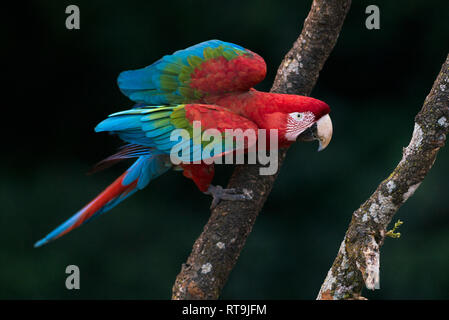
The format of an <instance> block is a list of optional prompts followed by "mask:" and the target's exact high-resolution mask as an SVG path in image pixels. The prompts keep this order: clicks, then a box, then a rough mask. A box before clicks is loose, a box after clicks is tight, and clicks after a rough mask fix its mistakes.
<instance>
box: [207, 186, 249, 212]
mask: <svg viewBox="0 0 449 320" xmlns="http://www.w3.org/2000/svg"><path fill="white" fill-rule="evenodd" d="M204 193H205V194H209V195H211V196H212V198H213V200H212V204H211V205H210V209H211V210H212V209H214V208H215V207H216V206H217V205H218V203H220V200H228V201H244V200H251V199H252V198H253V196H252V194H251V192H250V191H248V190H246V189H244V190H243V192H239V191H238V190H237V189H234V188H231V189H223V188H222V187H221V186H213V185H210V186H209V188H208V189H207V191H206V192H204Z"/></svg>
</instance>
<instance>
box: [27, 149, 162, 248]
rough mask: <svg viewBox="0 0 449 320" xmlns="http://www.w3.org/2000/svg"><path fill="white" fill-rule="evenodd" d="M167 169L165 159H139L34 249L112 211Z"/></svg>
mask: <svg viewBox="0 0 449 320" xmlns="http://www.w3.org/2000/svg"><path fill="white" fill-rule="evenodd" d="M169 168H170V166H169V165H167V163H166V160H165V158H164V156H161V155H153V154H148V155H145V156H140V157H139V158H138V159H137V160H136V162H134V164H133V165H132V166H131V167H130V168H129V169H128V170H126V171H125V173H123V174H122V175H121V176H120V177H119V178H118V179H117V180H115V181H114V182H113V183H112V184H111V185H110V186H109V187H107V188H106V189H105V190H104V191H103V192H102V193H100V194H99V195H98V196H97V197H96V198H95V199H94V200H92V201H91V202H89V203H88V204H87V205H86V206H85V207H84V208H82V209H81V210H80V211H78V212H77V213H76V214H74V215H73V216H72V217H71V218H69V219H68V220H67V221H65V222H64V223H63V224H61V225H60V226H59V227H57V228H56V229H54V230H53V231H52V232H50V233H49V234H48V235H47V236H45V238H43V239H41V240H39V241H37V242H36V243H35V244H34V247H35V248H37V247H40V246H42V245H44V244H46V243H48V242H50V241H52V240H55V239H57V238H59V237H61V236H63V235H65V234H66V233H68V232H70V231H72V230H73V229H75V228H78V227H79V226H81V225H83V224H84V223H86V222H88V221H90V220H92V219H93V218H95V217H97V216H99V215H100V214H102V213H105V212H106V211H108V210H110V209H112V208H113V207H115V206H116V205H118V204H119V203H120V202H122V201H123V200H125V199H126V198H127V197H129V196H130V195H132V194H133V193H135V192H136V191H137V190H139V189H143V188H144V187H146V186H147V185H148V183H149V182H150V180H152V179H154V178H156V177H158V176H160V175H161V174H163V173H164V172H166V171H167V170H168V169H169Z"/></svg>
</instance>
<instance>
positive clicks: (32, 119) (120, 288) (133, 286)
mask: <svg viewBox="0 0 449 320" xmlns="http://www.w3.org/2000/svg"><path fill="white" fill-rule="evenodd" d="M69 4H76V5H78V6H79V8H80V10H81V29H80V30H67V29H66V28H65V19H66V17H67V15H66V14H65V8H66V6H67V5H69ZM310 4H311V1H297V0H296V1H274V0H273V1H263V0H257V1H256V0H254V1H187V0H184V1H159V2H157V3H154V2H151V1H114V2H112V1H108V2H106V1H81V0H77V1H70V2H69V1H33V2H29V3H26V2H25V3H23V2H21V4H20V6H17V7H9V8H8V9H7V10H4V11H3V14H2V18H1V21H2V25H3V26H2V28H1V35H2V39H3V41H2V43H3V45H4V46H3V47H2V56H3V58H2V62H3V65H4V66H3V67H2V68H3V72H2V76H3V80H6V81H5V83H6V84H7V85H6V86H5V85H3V86H2V89H3V90H2V91H3V92H2V97H3V99H2V116H1V119H2V131H3V135H2V138H3V139H2V157H1V158H0V161H1V163H0V165H1V172H2V173H1V179H0V210H1V213H0V298H3V299H12V298H16V299H17V298H18V299H55V298H62V299H79V298H85V299H98V298H105V299H110V298H119V299H122V298H123V299H147V298H148V299H168V298H170V295H171V288H172V285H173V282H174V279H175V277H176V275H177V273H178V272H179V271H180V267H181V263H183V262H185V260H186V259H187V257H188V255H189V253H190V250H191V247H192V244H193V242H194V241H195V239H196V238H197V237H198V235H199V234H200V232H201V231H202V228H203V226H204V224H205V223H206V221H207V219H208V215H209V211H208V206H209V204H210V198H209V197H208V196H205V195H203V194H201V193H200V192H199V191H198V190H197V189H196V188H195V186H194V185H193V183H192V182H191V181H190V180H187V179H185V178H184V177H182V175H181V174H179V173H177V172H169V173H167V174H166V175H164V176H162V177H161V178H159V179H157V180H156V181H154V182H152V183H151V184H150V185H149V187H148V188H147V189H145V190H144V191H141V192H139V193H138V194H136V195H134V196H133V197H131V198H130V199H128V200H127V201H125V202H124V203H123V204H121V205H119V206H118V207H117V208H115V209H114V210H112V211H111V212H110V213H108V214H106V215H104V216H103V217H101V218H99V219H97V220H95V221H94V222H92V223H89V224H88V225H86V226H83V227H82V228H80V229H77V230H76V231H74V232H72V233H70V234H69V235H67V236H65V237H63V238H61V239H59V240H57V241H56V242H54V243H51V244H49V245H47V246H45V247H42V248H39V249H33V247H32V246H33V243H34V242H35V241H36V240H38V239H40V238H41V237H42V236H44V235H45V234H46V233H47V232H48V231H50V230H51V229H53V228H54V227H56V226H57V225H58V224H59V223H61V222H62V221H64V220H65V219H66V218H68V217H69V216H71V215H72V214H73V213H74V212H76V211H77V210H79V209H80V208H81V207H82V206H83V205H84V204H85V203H87V201H89V200H91V199H92V198H93V197H94V196H95V195H96V194H97V193H99V192H100V191H101V190H103V189H104V188H105V187H106V186H107V185H108V184H109V183H111V182H112V181H113V180H114V179H115V178H116V177H117V176H118V175H120V174H121V172H122V171H123V170H125V169H126V166H125V165H119V166H116V167H114V168H111V169H109V170H107V171H105V172H101V173H98V174H95V175H93V176H88V175H86V174H85V173H86V172H87V171H88V170H89V168H90V167H91V166H92V165H93V164H95V163H96V162H97V161H99V160H101V159H102V158H104V157H106V156H108V155H109V154H111V153H113V152H114V151H115V150H116V147H118V146H119V145H120V144H121V143H120V141H119V140H118V138H116V137H112V136H108V135H107V134H95V133H94V131H93V128H94V127H95V125H96V124H97V123H98V122H100V121H101V120H102V119H104V118H105V117H106V116H107V115H108V114H110V113H112V112H116V111H119V110H123V109H126V108H128V107H130V106H131V105H132V103H131V102H130V101H129V100H127V98H126V97H125V96H123V95H122V94H121V93H120V92H119V90H118V88H117V85H116V77H117V75H118V74H119V73H120V72H121V71H123V70H127V69H135V68H139V67H143V66H146V65H149V64H151V63H152V62H154V61H155V60H157V59H159V58H160V57H161V56H163V55H164V54H168V53H171V52H173V51H175V50H178V49H183V48H185V47H188V46H190V45H192V44H195V43H199V42H202V41H204V40H209V39H221V40H224V41H229V42H234V43H237V44H240V45H243V46H245V47H246V48H249V49H251V50H253V51H255V52H257V53H259V54H260V55H261V56H263V57H264V58H265V60H266V62H267V65H268V76H267V79H266V80H265V81H264V82H263V83H262V84H260V85H259V86H258V87H257V88H258V89H260V90H269V88H270V86H271V83H272V81H273V78H274V75H275V72H276V70H277V67H278V65H279V63H280V62H281V61H282V58H283V56H284V55H285V53H286V52H287V51H288V50H289V49H290V47H291V45H292V43H293V42H294V40H295V39H296V38H297V36H298V34H299V32H300V31H301V28H302V24H303V21H304V19H305V17H306V16H307V13H308V11H309V8H310ZM369 4H376V5H378V6H379V7H380V12H381V29H380V30H367V29H366V28H365V19H366V17H367V15H366V14H365V8H366V6H368V5H369ZM448 21H449V3H448V1H447V0H441V1H433V0H429V1H369V2H368V1H354V3H353V5H352V8H351V10H350V12H349V14H348V17H347V20H346V22H345V24H344V26H343V30H342V32H341V35H340V38H339V40H338V42H337V45H336V47H335V49H334V51H333V52H332V54H331V56H330V57H329V59H328V61H327V62H326V64H325V66H324V69H323V70H322V72H321V75H320V78H319V80H318V83H317V85H316V87H315V89H314V91H313V93H312V96H313V97H316V98H318V99H321V100H324V101H326V102H327V103H328V104H329V105H330V106H331V108H332V119H333V123H334V137H333V141H332V143H331V144H330V146H329V147H328V149H326V151H324V152H321V153H317V152H316V148H317V145H315V144H304V143H303V144H297V145H294V146H293V147H292V148H291V150H290V152H289V155H288V159H287V161H286V163H285V165H284V166H283V168H282V170H281V173H280V176H279V179H278V180H277V182H276V184H275V187H274V190H273V192H272V194H271V195H270V197H269V199H268V201H267V203H266V205H265V207H264V209H263V211H262V212H261V213H260V216H259V218H258V220H257V222H256V224H255V226H254V229H253V232H252V233H251V235H250V236H249V238H248V241H247V244H246V246H245V248H244V249H243V251H242V253H241V256H240V259H239V261H238V263H237V265H236V267H235V269H234V270H233V272H232V273H231V275H230V278H229V281H228V283H227V285H226V287H225V288H224V290H223V294H222V298H227V299H238V298H252V299H265V298H266V299H314V298H315V297H316V295H317V293H318V290H319V288H320V285H321V283H322V281H323V280H324V278H325V276H326V273H327V271H328V269H329V267H330V266H331V263H332V262H333V260H334V258H335V256H336V254H337V250H338V248H339V246H340V243H341V240H342V239H343V236H344V233H345V230H346V228H347V225H348V223H349V221H350V217H351V214H352V212H353V211H354V210H355V209H356V208H358V206H359V205H360V204H361V203H362V202H363V201H364V200H365V199H366V198H367V197H368V196H369V195H370V194H371V193H372V192H373V191H374V190H375V188H376V187H377V185H378V183H379V182H381V181H382V180H383V179H385V178H386V177H387V176H388V175H389V173H390V172H391V170H392V169H393V168H394V167H395V166H396V164H397V163H398V162H399V160H400V159H401V155H402V147H405V146H406V145H407V144H408V142H409V139H410V137H411V133H412V130H413V118H414V115H415V114H416V113H417V112H418V111H419V110H420V108H421V106H422V103H423V101H424V99H425V97H426V95H427V94H428V92H429V90H430V88H431V86H432V83H433V81H434V79H435V78H436V75H437V74H438V72H439V70H440V67H441V64H442V63H443V61H444V59H445V58H446V55H447V53H448V51H449V50H448V49H449V41H448V40H449V22H448ZM5 44H6V45H5ZM447 151H448V150H446V148H444V149H442V150H441V152H440V154H439V155H438V159H437V161H436V163H435V166H434V167H433V169H432V170H431V172H430V174H429V175H428V177H427V178H426V179H425V181H424V183H423V184H422V185H421V187H420V188H419V189H418V191H417V192H416V194H415V195H414V196H413V197H412V198H411V199H410V200H409V201H408V202H407V203H406V204H405V205H404V206H403V207H402V208H401V209H400V211H399V212H398V214H397V216H396V218H399V219H401V220H403V221H404V225H403V226H402V227H401V228H400V230H399V231H400V232H401V233H402V236H401V238H400V239H398V240H396V239H387V240H386V242H385V245H384V246H383V248H382V256H381V277H380V279H381V290H378V291H375V292H367V291H365V292H364V295H366V296H367V297H368V298H372V299H409V298H411V299H420V298H423V299H441V298H443V299H447V298H449V273H448V270H449V197H448V196H449V190H448V189H449V179H448V177H449V153H448V152H447ZM126 165H129V163H128V164H126ZM231 172H232V167H225V168H221V169H218V174H217V177H216V180H215V181H216V182H217V183H219V184H225V183H226V181H227V178H228V175H229V174H230V173H231ZM70 264H75V265H77V266H79V267H80V270H81V290H77V291H76V290H72V291H69V290H67V289H65V285H64V283H65V278H66V276H67V275H66V274H65V268H66V266H67V265H70Z"/></svg>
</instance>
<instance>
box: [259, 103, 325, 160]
mask: <svg viewBox="0 0 449 320" xmlns="http://www.w3.org/2000/svg"><path fill="white" fill-rule="evenodd" d="M276 96H277V97H276V99H275V101H276V108H275V110H272V112H270V113H269V114H267V115H266V118H265V120H268V121H267V122H268V123H269V125H268V126H267V127H268V128H278V129H279V144H280V146H288V145H290V144H292V143H293V142H295V141H314V140H318V141H319V148H318V151H321V150H323V149H325V148H326V147H327V146H328V145H329V142H330V141H331V139H332V121H331V118H330V117H329V112H330V108H329V106H328V105H327V104H326V103H325V102H323V101H321V100H318V99H314V98H310V97H305V96H298V95H289V94H278V95H277V94H276Z"/></svg>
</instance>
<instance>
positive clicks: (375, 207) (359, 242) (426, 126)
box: [318, 55, 449, 299]
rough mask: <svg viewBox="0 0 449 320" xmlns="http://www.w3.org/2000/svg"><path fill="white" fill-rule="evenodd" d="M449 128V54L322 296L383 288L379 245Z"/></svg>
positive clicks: (360, 213) (357, 218) (356, 220)
mask: <svg viewBox="0 0 449 320" xmlns="http://www.w3.org/2000/svg"><path fill="white" fill-rule="evenodd" d="M448 132H449V55H448V57H447V59H446V62H445V63H444V64H443V66H442V68H441V71H440V73H439V75H438V77H437V79H436V80H435V82H434V84H433V87H432V90H431V91H430V93H429V95H428V96H427V98H426V100H425V101H424V105H423V107H422V109H421V111H420V112H419V113H418V114H417V115H416V117H415V128H414V131H413V135H412V139H411V141H410V144H409V145H408V147H407V148H404V150H403V155H402V159H401V161H400V162H399V164H398V166H397V167H396V168H395V169H394V170H393V172H392V173H391V174H390V176H389V177H388V178H387V179H386V180H384V181H383V182H382V183H381V184H380V185H379V186H378V187H377V189H376V191H375V192H374V193H373V194H372V195H371V197H370V198H369V199H368V200H367V201H365V203H363V204H362V205H361V207H360V208H359V209H357V210H356V211H355V212H354V213H353V215H352V220H351V223H350V225H349V228H348V230H347V232H346V235H345V237H344V239H343V242H342V243H341V246H340V249H339V251H338V254H337V258H336V259H335V261H334V263H333V265H332V268H331V269H330V270H329V272H328V274H327V277H326V279H325V281H324V283H323V285H322V287H321V290H320V292H319V294H318V299H345V298H357V297H360V294H361V291H362V289H363V287H364V286H366V287H367V288H368V289H371V290H374V289H378V288H379V267H380V262H379V261H380V251H379V248H380V246H381V245H382V244H383V241H384V238H385V233H386V228H387V227H388V224H389V223H390V222H391V219H392V218H393V216H394V214H395V213H396V212H397V210H398V209H399V208H400V207H401V205H402V204H404V203H405V202H406V201H407V199H409V198H410V196H412V195H413V193H414V192H415V191H416V189H417V188H418V187H419V185H420V184H421V182H422V181H423V180H424V177H425V176H426V174H427V173H428V172H429V170H430V168H432V165H433V163H434V162H435V159H436V155H437V153H438V150H439V149H440V148H441V147H442V146H443V145H444V142H445V141H446V135H447V134H448Z"/></svg>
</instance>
